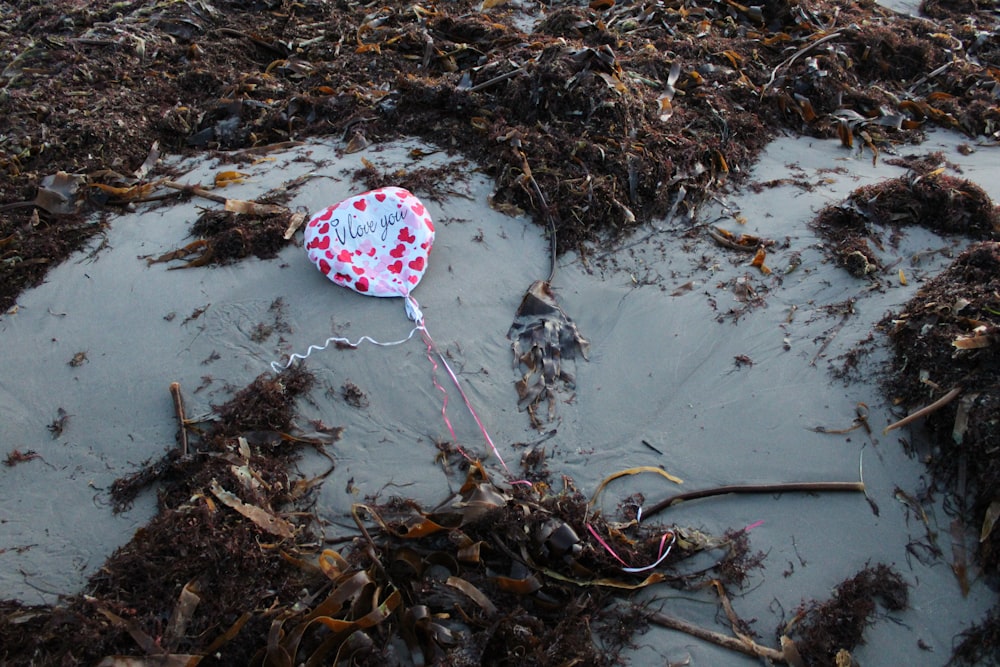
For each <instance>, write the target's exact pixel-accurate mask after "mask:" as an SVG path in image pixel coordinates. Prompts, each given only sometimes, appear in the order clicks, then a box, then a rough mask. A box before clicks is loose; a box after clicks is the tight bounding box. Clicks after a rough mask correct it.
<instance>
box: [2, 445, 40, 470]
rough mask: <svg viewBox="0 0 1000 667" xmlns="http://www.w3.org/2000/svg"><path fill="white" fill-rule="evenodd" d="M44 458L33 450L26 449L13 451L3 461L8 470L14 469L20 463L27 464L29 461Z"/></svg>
mask: <svg viewBox="0 0 1000 667" xmlns="http://www.w3.org/2000/svg"><path fill="white" fill-rule="evenodd" d="M40 458H42V455H41V454H39V453H38V452H36V451H35V450H33V449H25V450H24V451H21V450H20V449H12V450H10V451H9V452H7V457H6V458H5V459H4V460H3V464H4V465H5V466H7V467H8V468H13V467H14V466H16V465H18V464H19V463H27V462H28V461H34V460H35V459H40Z"/></svg>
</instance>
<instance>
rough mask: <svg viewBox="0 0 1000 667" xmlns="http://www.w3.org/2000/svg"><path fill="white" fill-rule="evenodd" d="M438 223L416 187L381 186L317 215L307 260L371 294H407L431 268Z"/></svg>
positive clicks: (343, 282) (331, 276) (335, 278)
mask: <svg viewBox="0 0 1000 667" xmlns="http://www.w3.org/2000/svg"><path fill="white" fill-rule="evenodd" d="M433 244H434V223H433V222H432V221H431V216H430V214H429V213H428V212H427V209H426V207H425V206H424V205H423V204H422V203H421V202H420V200H419V199H417V198H416V197H415V196H413V194H412V193H410V192H408V191H406V190H404V189H402V188H395V187H386V188H379V189H378V190H372V191H370V192H364V193H362V194H359V195H355V196H353V197H349V198H347V199H345V200H343V201H341V202H339V203H337V204H335V205H333V206H328V207H326V208H324V209H323V210H321V211H319V212H318V213H316V214H315V215H313V217H312V219H310V220H309V222H308V223H307V224H306V226H305V249H306V253H307V254H308V256H309V260H310V261H311V262H312V263H313V264H315V265H316V267H317V268H318V269H319V270H320V271H321V272H322V273H323V275H325V276H326V277H327V278H329V279H330V280H332V281H333V282H334V283H335V284H337V285H342V286H344V287H350V288H351V289H353V290H354V291H356V292H358V293H360V294H367V295H371V296H383V297H390V296H407V295H409V293H410V290H412V289H413V288H414V287H416V285H417V284H418V283H419V282H420V280H421V278H422V277H423V274H424V272H425V271H426V270H427V265H428V258H429V256H430V252H431V247H432V246H433Z"/></svg>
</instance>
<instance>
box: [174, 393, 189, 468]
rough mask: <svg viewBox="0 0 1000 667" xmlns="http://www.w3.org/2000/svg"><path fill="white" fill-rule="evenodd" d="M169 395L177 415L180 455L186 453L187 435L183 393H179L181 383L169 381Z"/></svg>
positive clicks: (185, 454)
mask: <svg viewBox="0 0 1000 667" xmlns="http://www.w3.org/2000/svg"><path fill="white" fill-rule="evenodd" d="M170 397H171V398H172V399H173V401H174V414H175V415H176V416H177V425H178V427H179V430H178V432H177V433H178V435H177V437H178V440H179V441H180V446H181V456H187V455H188V435H187V417H186V416H185V414H184V395H183V394H181V383H180V382H171V383H170Z"/></svg>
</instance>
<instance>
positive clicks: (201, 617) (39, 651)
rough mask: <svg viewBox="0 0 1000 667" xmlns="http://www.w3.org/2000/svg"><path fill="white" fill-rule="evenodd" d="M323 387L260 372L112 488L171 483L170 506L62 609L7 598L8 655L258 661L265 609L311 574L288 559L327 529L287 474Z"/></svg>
mask: <svg viewBox="0 0 1000 667" xmlns="http://www.w3.org/2000/svg"><path fill="white" fill-rule="evenodd" d="M311 383H312V376H311V375H310V374H309V373H308V372H306V371H304V370H301V369H298V368H292V369H289V370H287V371H285V372H283V373H282V374H280V375H277V376H273V375H270V374H267V375H262V376H260V377H258V378H257V379H256V380H254V381H253V382H252V383H251V384H250V385H249V386H248V387H246V388H244V389H243V390H241V391H240V392H238V393H237V394H236V395H235V396H234V398H233V399H232V400H231V401H229V402H228V403H226V404H225V405H223V406H220V407H219V408H218V409H217V413H218V415H219V417H218V419H215V420H212V421H211V422H209V423H207V424H204V425H202V429H201V433H202V437H201V438H199V439H198V440H197V441H196V442H193V443H192V447H191V450H190V451H189V452H188V453H187V454H184V455H181V454H178V453H177V452H176V449H172V450H171V452H170V453H169V454H168V455H167V456H165V457H164V459H163V460H161V461H158V462H155V463H152V464H149V465H148V466H147V467H146V468H145V469H144V470H142V471H140V472H138V473H136V474H135V475H133V476H131V477H129V478H127V479H123V480H119V481H118V482H117V483H116V484H115V487H114V489H113V492H112V496H113V498H114V500H115V501H116V503H118V504H119V505H120V504H122V503H127V502H128V500H129V499H130V498H132V497H134V496H135V494H136V493H138V491H139V490H140V489H141V488H142V487H144V486H146V485H148V484H149V483H151V482H153V481H159V482H160V483H161V484H160V488H159V493H158V504H159V512H158V514H157V515H156V516H155V517H154V518H153V520H152V521H151V522H150V523H149V524H147V525H146V526H144V527H143V528H140V529H139V530H138V531H136V534H135V536H134V537H133V538H132V540H130V541H129V542H128V543H127V544H125V545H124V546H122V547H121V548H119V549H118V550H117V551H115V553H114V554H112V555H111V556H110V557H109V558H108V560H107V561H106V562H105V563H104V565H103V567H101V569H100V570H99V571H98V572H97V573H96V574H95V575H94V576H93V577H91V579H90V581H89V583H88V585H87V587H86V590H85V591H84V593H82V594H79V595H74V596H72V597H69V598H66V599H65V600H64V601H62V602H61V603H59V604H57V605H54V606H51V607H49V606H25V605H22V604H21V603H19V602H16V601H9V600H8V601H4V602H3V603H2V607H0V610H2V616H0V645H2V646H3V649H2V654H0V660H2V662H3V663H4V664H6V665H85V664H97V662H98V661H100V660H101V659H102V658H109V656H115V655H146V656H150V660H164V661H168V660H171V659H172V660H175V661H182V662H183V664H197V663H198V662H199V661H200V660H202V659H204V658H206V656H212V658H211V660H214V661H216V664H249V663H250V661H251V659H252V657H253V655H254V653H255V652H256V651H257V649H258V642H256V641H255V640H251V641H245V640H247V639H248V638H253V637H260V636H264V635H266V633H267V630H268V627H269V625H270V618H269V617H268V614H267V613H261V612H260V610H267V609H269V608H275V607H286V606H290V605H292V604H294V603H295V601H296V600H297V599H298V597H299V595H300V591H301V588H302V586H303V582H304V581H306V580H307V579H308V576H307V574H308V573H307V572H305V571H304V570H303V569H302V568H301V567H299V566H298V565H297V564H296V562H295V560H294V559H292V558H289V557H288V554H291V553H298V552H300V551H308V549H309V547H307V546H305V545H307V544H309V543H311V542H312V541H313V540H314V539H315V538H314V536H313V535H312V531H311V530H310V528H309V525H308V521H307V520H303V519H301V518H300V519H296V518H295V517H296V516H300V517H301V516H302V515H301V514H297V513H295V512H290V511H289V510H293V509H302V508H304V507H306V506H307V505H308V497H307V494H306V493H305V491H307V487H306V486H304V485H301V484H295V483H293V480H292V479H291V477H290V475H289V466H290V464H291V463H292V462H293V461H294V460H295V459H296V458H297V456H298V449H299V447H297V446H296V445H295V444H294V441H293V440H291V439H289V438H285V437H282V433H285V434H287V432H288V431H290V430H291V429H292V424H291V417H292V415H293V413H294V403H295V400H296V399H297V397H298V396H300V395H301V394H302V393H303V392H304V391H306V390H308V388H309V386H310V385H311ZM188 428H189V429H191V428H192V427H191V426H190V425H189V426H188ZM261 429H272V430H267V431H264V430H261ZM301 442H308V441H307V440H302V441H301ZM306 516H308V515H306ZM237 637H240V638H242V639H243V640H244V641H233V640H234V639H235V638H237ZM157 664H159V663H157ZM164 664H166V663H164ZM177 664H181V662H177Z"/></svg>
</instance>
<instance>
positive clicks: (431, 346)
mask: <svg viewBox="0 0 1000 667" xmlns="http://www.w3.org/2000/svg"><path fill="white" fill-rule="evenodd" d="M417 328H418V329H420V333H421V335H422V336H423V339H424V342H425V343H426V344H427V358H428V359H430V360H431V363H432V364H434V370H437V364H436V363H434V359H433V358H432V357H431V354H432V353H433V354H434V356H436V357H437V358H438V359H440V360H441V365H442V366H444V368H445V370H446V371H448V377H450V378H451V381H452V383H453V384H454V385H455V388H456V389H458V393H459V395H461V397H462V400H463V401H465V407H466V408H468V409H469V414H471V415H472V418H473V419H474V420H476V425H477V426H478V427H479V431H480V433H482V434H483V438H485V439H486V442H487V444H489V446H490V449H492V450H493V454H495V455H496V457H497V460H498V461H500V465H502V466H503V469H504V470H505V471H507V474H508V475H510V474H511V472H510V468H508V467H507V464H506V463H505V462H504V460H503V457H502V456H500V450H499V449H497V446H496V445H495V444H493V438H491V437H490V434H489V432H488V431H487V430H486V427H485V426H483V422H482V420H481V419H480V418H479V415H478V414H477V413H476V409H475V408H473V407H472V402H471V401H470V400H469V397H468V396H467V395H466V394H465V390H464V389H462V385H461V383H459V381H458V376H457V375H455V371H453V370H451V366H449V365H448V360H447V359H445V358H444V355H443V354H441V351H440V350H439V349H438V346H437V344H436V343H435V342H434V339H433V338H431V334H430V332H429V331H427V327H426V326H424V325H423V323H420V324H419V325H418V326H417ZM434 384H435V386H437V387H438V388H439V389H441V391H444V387H442V386H441V385H440V384H438V382H437V380H435V381H434ZM444 393H445V404H444V407H443V408H442V409H441V412H442V414H444V411H445V409H446V408H447V407H448V399H447V396H448V393H447V392H444ZM444 420H445V423H446V424H448V429H449V430H450V431H451V437H452V438H455V432H454V431H453V430H451V423H450V422H449V421H448V416H447V415H444ZM455 439H456V440H457V438H455ZM463 455H464V452H463ZM466 458H468V457H466Z"/></svg>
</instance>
